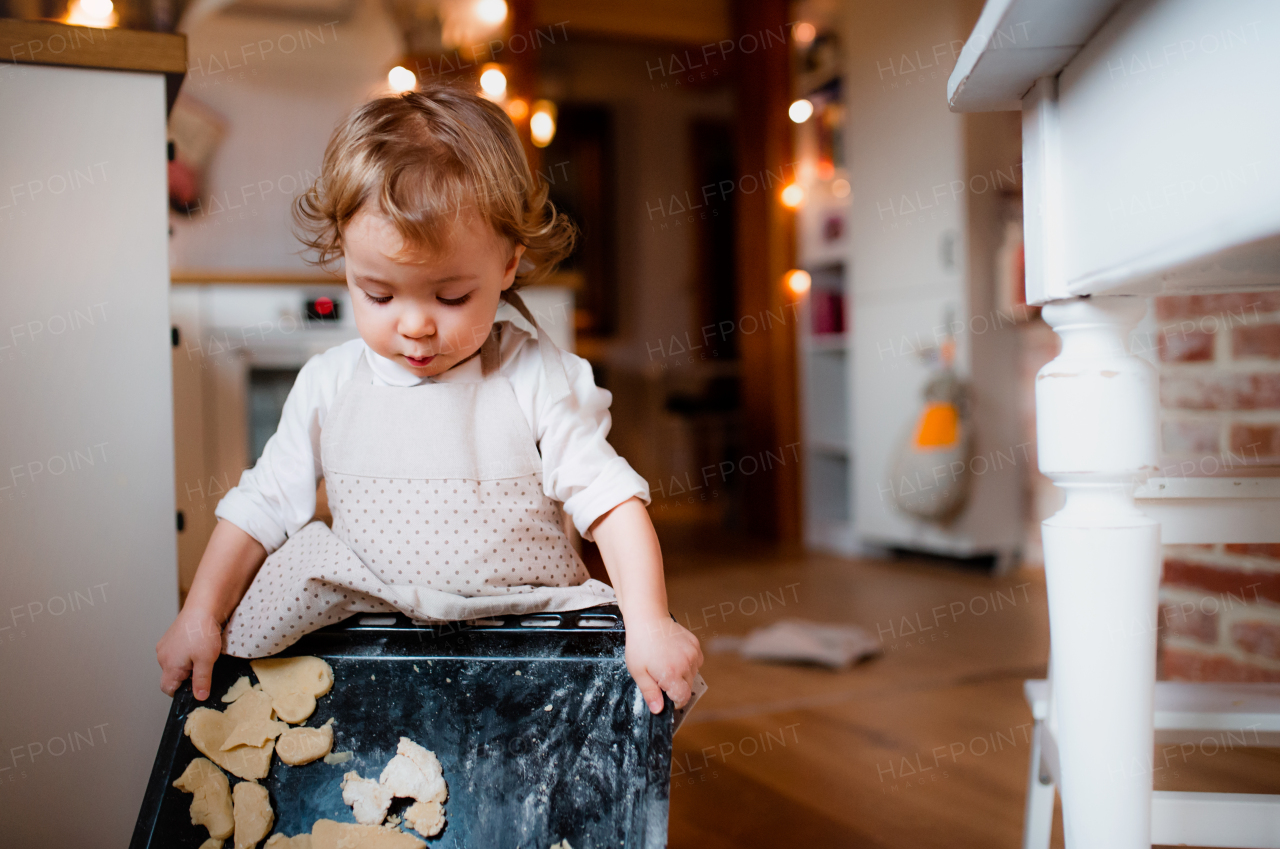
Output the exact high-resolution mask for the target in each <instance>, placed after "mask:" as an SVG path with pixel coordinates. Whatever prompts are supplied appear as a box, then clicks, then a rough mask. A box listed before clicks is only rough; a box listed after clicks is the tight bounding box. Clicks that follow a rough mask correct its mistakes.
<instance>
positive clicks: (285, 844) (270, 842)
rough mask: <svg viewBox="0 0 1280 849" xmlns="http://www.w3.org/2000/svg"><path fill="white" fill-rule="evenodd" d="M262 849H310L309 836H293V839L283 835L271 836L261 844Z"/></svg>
mask: <svg viewBox="0 0 1280 849" xmlns="http://www.w3.org/2000/svg"><path fill="white" fill-rule="evenodd" d="M262 849H311V835H310V834H295V835H294V836H293V837H285V836H284V835H283V834H273V835H271V837H269V838H268V839H267V842H266V843H264V844H262Z"/></svg>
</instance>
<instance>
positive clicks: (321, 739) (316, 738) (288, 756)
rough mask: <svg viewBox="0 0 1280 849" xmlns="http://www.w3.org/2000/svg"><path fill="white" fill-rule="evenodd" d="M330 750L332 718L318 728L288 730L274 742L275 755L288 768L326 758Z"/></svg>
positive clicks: (331, 743)
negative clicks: (288, 766)
mask: <svg viewBox="0 0 1280 849" xmlns="http://www.w3.org/2000/svg"><path fill="white" fill-rule="evenodd" d="M282 724H283V723H282ZM332 748H333V718H332V717H330V719H329V721H328V722H326V723H325V724H324V725H321V726H320V727H319V728H289V729H288V730H286V731H285V732H284V733H283V734H281V735H280V739H279V740H277V741H276V754H277V755H279V756H280V760H282V761H284V762H285V763H287V764H289V765H290V766H301V765H302V764H309V763H311V762H312V761H316V760H319V759H320V758H323V757H326V756H327V755H328V754H329V751H330V750H331V749H332Z"/></svg>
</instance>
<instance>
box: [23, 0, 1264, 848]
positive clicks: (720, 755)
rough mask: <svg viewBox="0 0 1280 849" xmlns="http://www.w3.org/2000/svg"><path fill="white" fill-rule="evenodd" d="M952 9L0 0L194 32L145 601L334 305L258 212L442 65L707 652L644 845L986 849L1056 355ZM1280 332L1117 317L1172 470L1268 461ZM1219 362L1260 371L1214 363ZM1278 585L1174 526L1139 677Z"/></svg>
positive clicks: (1212, 639)
mask: <svg viewBox="0 0 1280 849" xmlns="http://www.w3.org/2000/svg"><path fill="white" fill-rule="evenodd" d="M980 11H981V3H979V2H976V0H861V2H852V0H849V2H838V0H806V2H786V0H616V2H608V3H604V2H592V0H510V1H509V2H503V0H192V1H191V2H185V0H119V1H118V2H116V3H115V4H114V5H112V3H111V2H108V0H76V2H74V3H72V4H71V5H70V6H68V5H67V4H66V2H65V0H4V2H3V3H0V12H3V14H4V15H6V16H8V17H13V18H29V19H38V18H45V19H57V20H62V21H66V22H69V23H77V24H83V25H86V26H95V27H112V28H127V29H140V30H154V31H162V32H180V33H183V34H185V36H186V38H187V55H188V64H187V74H186V77H185V80H184V81H183V83H182V87H181V90H180V92H179V94H178V97H177V100H176V102H175V104H174V107H173V109H172V112H171V114H170V116H169V124H168V137H169V139H170V142H171V145H170V163H169V200H170V239H169V259H170V268H171V280H172V287H171V292H170V308H171V317H172V323H173V326H174V328H175V329H174V349H173V366H174V372H173V374H174V421H175V438H176V442H177V446H176V457H175V471H176V490H175V492H176V498H177V503H178V509H179V535H178V538H179V585H180V591H181V592H185V590H186V589H187V588H188V587H189V585H190V580H191V576H192V575H193V574H194V570H195V566H196V564H197V563H198V561H199V557H200V554H201V552H202V551H203V549H204V545H205V542H206V541H207V539H208V535H209V533H210V531H211V530H212V527H213V524H214V521H215V520H214V518H213V509H214V507H215V506H216V505H217V501H218V499H219V498H220V497H221V495H222V493H224V492H225V491H226V490H227V489H229V488H230V487H231V486H234V485H235V483H236V481H237V480H238V477H239V474H240V472H241V471H242V470H243V469H245V468H247V467H250V466H252V465H253V463H254V461H255V460H256V459H257V457H258V456H259V455H260V453H261V451H262V447H263V445H264V444H265V441H266V439H267V438H268V437H269V436H270V435H271V433H272V432H273V431H274V429H275V425H276V422H277V421H278V419H279V415H280V409H281V405H282V404H283V401H284V398H285V396H286V395H287V394H288V391H289V388H290V387H291V385H292V382H293V379H294V376H295V375H296V374H297V370H298V368H299V367H300V366H301V365H302V363H304V362H305V361H306V359H307V358H308V357H310V356H312V355H313V354H315V353H318V352H320V351H323V350H324V349H326V348H328V347H330V346H332V345H334V344H338V343H339V342H341V341H344V340H346V339H349V338H353V337H354V336H355V335H356V333H355V328H354V325H353V323H352V321H351V317H350V314H349V310H348V308H347V301H346V297H347V295H346V288H345V286H343V285H342V284H341V282H340V280H337V279H335V278H333V277H330V276H328V275H325V274H323V273H320V272H317V271H316V270H315V269H314V268H312V267H311V266H309V265H307V264H306V263H305V262H304V261H303V259H302V257H301V255H300V248H301V246H300V243H299V242H298V241H297V239H296V238H295V237H294V236H293V234H292V232H291V220H290V215H289V207H290V203H291V201H292V200H293V198H294V197H295V196H297V195H298V194H299V193H300V192H301V191H303V190H304V189H305V188H306V187H307V186H309V185H310V183H311V182H312V181H313V180H314V179H315V177H316V176H317V174H318V169H319V164H320V160H321V156H322V153H323V150H324V146H325V144H326V142H327V140H328V137H329V134H330V132H331V130H332V128H333V127H334V125H335V124H336V123H337V122H338V121H339V120H340V119H341V118H342V117H343V116H345V115H346V114H347V113H348V112H349V111H350V110H351V109H352V108H354V107H355V106H357V105H358V104H360V103H362V102H364V101H365V100H367V99H369V98H372V97H376V96H381V95H384V94H388V93H392V92H396V91H405V90H408V89H412V88H414V87H416V86H419V85H422V84H424V83H428V82H433V81H437V80H448V81H454V82H457V83H459V84H463V85H471V86H475V87H476V88H478V89H480V90H482V91H483V92H484V93H485V94H486V96H488V97H490V98H491V99H493V100H494V101H496V102H498V103H500V104H502V105H503V106H504V108H505V109H506V110H507V112H508V114H509V115H510V116H511V118H512V120H513V121H514V122H515V125H516V126H517V128H518V129H519V131H520V133H521V136H522V139H523V140H524V142H525V145H526V153H527V154H528V157H529V159H530V162H531V164H532V166H533V170H534V171H535V172H536V174H537V176H538V179H539V180H541V181H543V182H545V183H546V184H548V186H549V189H550V196H551V198H552V199H553V201H554V202H555V204H556V205H557V207H558V208H559V209H561V210H563V211H564V212H566V213H567V214H568V215H569V216H571V217H572V218H573V220H574V221H575V222H576V223H577V224H578V226H579V227H580V228H581V230H582V234H583V238H582V240H581V243H580V245H579V247H578V248H577V251H576V253H575V254H574V256H573V257H572V258H571V259H570V260H569V261H568V262H567V263H565V264H564V266H563V267H562V268H561V269H560V271H559V272H558V273H557V274H556V275H555V276H554V277H553V278H552V279H551V280H549V281H548V282H547V283H546V284H545V285H543V286H539V287H538V288H537V289H536V290H532V291H530V292H529V295H528V298H527V300H528V301H529V302H530V304H531V306H532V307H533V309H534V310H535V312H536V314H537V315H538V318H539V322H540V323H541V324H542V325H543V326H545V327H547V328H548V329H549V330H550V331H551V332H552V333H553V335H554V336H555V337H556V340H557V342H558V343H559V344H560V345H561V346H562V347H564V348H566V349H569V350H572V351H575V352H576V353H577V354H579V355H581V356H582V357H584V358H586V359H587V360H588V361H589V362H590V363H591V366H592V368H593V370H594V373H595V377H596V382H597V383H598V384H599V385H601V386H603V387H605V388H607V389H609V390H610V391H611V392H612V393H613V406H612V411H613V429H612V432H611V436H610V441H611V442H612V444H613V445H614V447H615V448H616V449H617V450H618V452H619V453H620V454H621V455H622V456H624V457H625V458H626V459H627V460H628V461H629V462H630V463H631V465H632V466H633V467H634V468H635V469H636V470H637V471H638V472H639V473H640V474H641V475H643V476H644V477H645V479H646V480H647V481H648V482H649V485H650V491H651V496H652V502H651V504H650V507H649V510H650V514H651V515H652V516H653V518H654V521H655V524H656V525H657V527H658V529H659V534H660V537H661V539H662V542H663V550H664V556H665V558H666V568H667V574H668V580H669V588H670V595H671V607H672V612H673V614H675V615H676V617H677V619H679V620H680V621H681V622H682V623H684V624H686V625H687V626H688V627H690V629H691V630H693V631H694V632H695V633H697V634H698V636H699V637H700V638H701V639H702V640H703V645H704V649H705V650H706V651H707V658H708V661H707V666H706V667H704V670H703V672H704V675H705V677H706V679H707V680H708V682H709V683H710V685H711V690H710V692H709V693H708V694H707V696H706V697H705V699H704V700H703V702H702V703H701V704H700V705H699V706H698V708H697V710H696V711H695V712H694V713H693V714H692V715H691V717H690V719H689V722H688V724H687V725H686V726H685V727H684V728H683V729H682V730H681V733H680V735H679V736H678V737H677V738H676V754H677V759H676V767H675V770H674V771H673V779H672V797H671V805H672V808H671V813H672V822H671V845H672V846H673V847H686V846H695V845H697V846H700V847H704V849H705V847H719V846H726V847H728V846H756V845H760V846H765V845H769V846H773V845H778V843H779V842H782V843H784V844H787V845H791V844H795V845H799V844H801V842H802V841H804V842H807V841H812V840H817V841H823V842H821V843H819V844H818V845H841V846H845V845H848V846H854V845H856V846H913V847H922V846H943V845H946V846H975V847H976V846H982V847H987V846H994V845H1016V844H1017V842H1018V840H1019V835H1020V834H1021V827H1022V799H1023V797H1024V794H1025V782H1026V774H1027V761H1028V758H1029V757H1030V738H1029V737H1028V736H1027V735H1028V729H1029V728H1030V722H1031V719H1030V714H1029V712H1028V710H1027V708H1026V706H1025V704H1024V702H1023V698H1022V694H1021V686H1022V681H1023V679H1025V678H1029V677H1032V678H1034V677H1043V676H1044V674H1045V670H1046V665H1047V658H1048V631H1047V615H1046V612H1045V594H1044V579H1043V573H1042V570H1041V569H1040V568H1039V567H1040V565H1041V562H1042V561H1041V553H1040V543H1039V531H1038V528H1039V522H1040V521H1041V520H1042V519H1044V518H1045V517H1047V516H1049V515H1051V514H1052V513H1053V512H1054V511H1055V510H1056V509H1057V508H1058V505H1059V501H1058V495H1057V492H1056V490H1054V488H1053V487H1052V486H1051V485H1049V483H1048V481H1047V480H1046V479H1044V478H1042V477H1041V476H1040V475H1039V474H1038V472H1037V471H1036V456H1035V423H1034V409H1033V397H1032V396H1033V390H1032V384H1033V380H1034V376H1035V373H1036V371H1037V370H1038V369H1039V368H1040V367H1041V366H1042V365H1043V364H1045V363H1046V362H1048V361H1049V360H1050V359H1051V358H1052V357H1053V356H1054V354H1055V353H1056V351H1057V347H1058V345H1057V341H1056V337H1055V336H1054V335H1053V333H1052V332H1051V331H1050V330H1049V329H1048V328H1047V326H1046V325H1045V324H1044V323H1043V322H1042V321H1041V320H1040V318H1039V317H1038V315H1037V310H1036V309H1034V308H1028V307H1027V306H1026V305H1025V303H1024V300H1023V273H1022V207H1021V204H1022V191H1021V179H1022V174H1021V124H1020V115H1019V113H1017V112H993V113H979V114H955V113H952V112H950V111H949V110H948V108H947V103H946V81H947V77H948V76H949V74H950V73H951V70H952V68H953V66H954V65H955V63H956V59H957V57H958V55H959V51H960V48H961V47H962V45H963V44H964V41H965V39H966V38H967V37H968V35H969V33H970V31H971V30H972V28H973V25H974V23H975V21H976V20H977V18H978V15H979V12H980ZM1008 37H1009V38H1010V39H1012V40H1014V41H1016V40H1017V38H1018V37H1019V36H1018V33H1017V32H1010V33H1009V35H1008ZM504 309H505V308H504ZM502 317H506V318H513V317H514V313H512V314H511V315H507V314H506V313H505V312H504V313H503V314H502ZM1278 322H1280V297H1278V296H1276V295H1275V294H1248V295H1217V296H1200V297H1166V298H1159V299H1156V301H1155V304H1154V306H1153V308H1152V310H1151V312H1150V314H1149V315H1148V316H1147V318H1146V319H1145V320H1144V322H1143V324H1142V325H1141V327H1140V328H1139V330H1138V333H1137V334H1136V335H1135V337H1134V339H1135V342H1134V347H1135V350H1136V352H1137V353H1139V354H1140V355H1142V356H1145V357H1147V358H1148V359H1150V360H1151V362H1153V363H1154V364H1156V365H1157V367H1158V368H1159V369H1160V370H1161V375H1162V407H1163V409H1162V438H1163V446H1162V450H1163V457H1164V459H1163V461H1162V464H1163V465H1164V466H1165V467H1166V473H1167V474H1215V473H1218V472H1220V471H1221V470H1222V469H1226V468H1234V469H1239V468H1243V467H1252V466H1265V465H1275V464H1276V463H1280V400H1278V398H1280V396H1277V395H1276V394H1275V393H1274V392H1272V391H1271V390H1268V389H1266V387H1268V386H1274V385H1276V384H1275V381H1276V380H1277V376H1278V375H1280V323H1278ZM1241 374H1246V375H1248V376H1250V377H1251V379H1254V378H1256V379H1255V383H1254V384H1251V385H1253V386H1255V387H1262V388H1258V389H1256V391H1254V393H1253V394H1252V395H1250V394H1249V393H1247V392H1246V393H1244V394H1243V395H1242V394H1240V393H1236V394H1235V395H1232V396H1231V397H1230V398H1228V397H1227V396H1226V395H1224V394H1223V392H1222V391H1219V388H1220V387H1221V386H1223V385H1226V382H1228V381H1230V380H1236V379H1238V376H1239V375H1241ZM1233 375H1235V376H1237V377H1232V376H1233ZM1269 392H1270V393H1271V394H1268V393H1269ZM1188 464H1190V465H1188ZM323 491H324V489H323V484H321V487H320V493H321V495H323ZM325 509H326V508H325V506H324V504H323V502H322V503H321V505H320V508H319V510H320V515H321V517H322V518H323V516H324V513H325ZM578 542H579V543H580V544H582V549H583V554H584V557H585V558H587V559H588V561H592V560H593V558H596V557H598V555H596V554H595V553H594V552H593V550H592V548H593V547H592V546H591V545H590V544H589V543H582V542H581V540H578ZM1277 573H1280V549H1277V548H1276V547H1275V546H1222V545H1218V546H1216V547H1190V546H1188V547H1176V546H1170V547H1168V548H1167V551H1166V559H1165V581H1164V585H1163V587H1162V591H1161V592H1162V603H1163V605H1164V607H1163V608H1162V611H1161V612H1160V613H1159V614H1156V615H1159V616H1160V619H1159V626H1158V627H1159V628H1160V634H1161V668H1162V674H1163V675H1164V676H1166V677H1173V678H1183V679H1187V680H1271V681H1280V648H1277V646H1278V645H1280V643H1277V642H1276V641H1275V639H1274V638H1273V637H1272V636H1269V635H1274V634H1280V614H1278V613H1277V611H1278V610H1280V608H1278V607H1277V602H1280V596H1277V597H1275V598H1270V597H1269V596H1267V593H1280V590H1277V589H1275V587H1274V586H1273V585H1274V584H1275V582H1276V575H1277ZM1260 575H1261V576H1263V577H1261V578H1259V577H1258V576H1260ZM1250 581H1252V583H1250ZM1268 582H1269V583H1268ZM1250 586H1252V587H1253V591H1252V595H1250V594H1249V593H1248V592H1247V591H1246V588H1247V587H1250ZM1258 587H1263V589H1262V590H1259V589H1258ZM1224 593H1234V595H1231V599H1232V604H1233V605H1234V606H1233V608H1232V612H1231V614H1230V616H1229V617H1228V616H1227V615H1226V614H1225V613H1220V612H1219V606H1220V601H1221V600H1222V599H1224V598H1225V596H1224V595H1223V594H1224ZM1237 596H1238V597H1239V603H1238V605H1236V604H1235V599H1236V597H1237ZM1205 599H1209V600H1212V601H1213V605H1212V609H1210V607H1209V606H1207V605H1206V603H1205ZM1268 599H1270V600H1268ZM1186 605H1190V606H1191V607H1192V608H1194V610H1195V611H1197V612H1195V613H1194V615H1191V616H1187V615H1178V616H1170V615H1169V611H1180V610H1181V611H1185V610H1186V609H1188V608H1187V607H1186ZM939 609H942V610H943V611H944V612H943V613H941V614H938V613H937V612H936V611H938V610H939ZM793 617H802V618H805V619H808V620H813V621H819V622H825V623H835V624H842V625H856V626H859V627H861V628H863V629H864V630H865V631H866V632H867V633H868V634H869V635H870V636H871V637H872V638H874V640H875V641H876V643H877V644H878V655H877V656H876V657H875V658H873V659H871V660H869V661H866V662H864V663H862V664H860V665H857V666H853V667H850V668H844V669H840V670H836V671H831V670H826V669H821V668H818V667H814V666H776V665H775V666H762V665H758V664H752V663H750V662H748V661H745V660H744V659H742V658H741V657H739V656H738V655H736V654H734V653H732V652H730V651H716V650H715V649H716V647H717V645H722V644H718V643H717V640H718V639H719V638H723V637H740V636H743V635H745V634H747V633H749V632H750V631H751V630H753V629H755V628H758V627H761V626H764V625H768V624H771V623H775V622H778V621H780V620H783V619H787V618H793ZM938 747H945V748H946V750H947V751H948V752H949V753H950V754H949V756H948V757H946V758H944V759H943V761H942V762H940V761H939V760H938V758H937V755H936V754H935V753H936V751H937V749H938ZM957 747H958V748H957ZM1267 757H1268V755H1267V753H1266V751H1265V750H1252V751H1251V752H1239V753H1232V754H1231V756H1227V755H1224V756H1221V757H1216V758H1213V759H1211V760H1204V761H1202V762H1190V761H1189V762H1187V763H1184V764H1182V765H1181V766H1182V769H1181V770H1180V771H1175V770H1170V771H1169V772H1167V773H1163V774H1160V775H1157V776H1156V782H1157V788H1158V789H1196V788H1197V787H1199V786H1200V784H1198V783H1197V782H1202V783H1204V784H1205V786H1208V784H1210V783H1212V785H1213V787H1214V789H1219V790H1220V789H1224V788H1223V785H1224V783H1226V784H1228V785H1230V783H1231V782H1233V781H1234V782H1236V785H1234V786H1237V787H1238V788H1239V790H1240V792H1245V791H1247V790H1250V789H1253V788H1254V786H1255V784H1257V782H1258V781H1259V780H1260V779H1259V776H1261V775H1264V774H1265V773H1266V771H1267V770H1268V769H1271V768H1273V765H1274V759H1272V760H1271V761H1268V760H1266V758H1267ZM922 759H923V760H922ZM1193 760H1194V759H1193ZM1210 779H1211V780H1210ZM1161 782H1166V783H1165V784H1161ZM782 835H785V839H783V838H782ZM1054 839H1055V841H1056V842H1057V844H1058V845H1060V841H1061V834H1060V827H1059V829H1058V831H1057V832H1056V833H1055V838H1054Z"/></svg>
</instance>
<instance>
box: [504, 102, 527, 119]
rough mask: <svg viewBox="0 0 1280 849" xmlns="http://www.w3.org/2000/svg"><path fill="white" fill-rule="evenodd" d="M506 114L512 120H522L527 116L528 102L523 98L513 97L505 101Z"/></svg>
mask: <svg viewBox="0 0 1280 849" xmlns="http://www.w3.org/2000/svg"><path fill="white" fill-rule="evenodd" d="M507 114H508V115H510V116H511V120H512V121H523V120H524V119H525V118H527V117H529V104H528V102H527V101H525V100H524V99H523V98H519V97H516V98H513V99H512V100H511V101H510V102H509V103H507Z"/></svg>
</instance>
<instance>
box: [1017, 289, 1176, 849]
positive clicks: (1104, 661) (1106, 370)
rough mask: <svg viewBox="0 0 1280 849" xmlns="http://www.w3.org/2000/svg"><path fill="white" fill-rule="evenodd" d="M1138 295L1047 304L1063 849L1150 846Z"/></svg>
mask: <svg viewBox="0 0 1280 849" xmlns="http://www.w3.org/2000/svg"><path fill="white" fill-rule="evenodd" d="M1146 307H1147V302H1146V300H1145V299H1142V298H1133V297H1119V296H1104V297H1093V298H1089V299H1078V300H1071V301H1056V302H1052V303H1050V304H1048V305H1047V306H1045V308H1044V318H1045V320H1046V321H1048V322H1049V324H1050V325H1051V326H1052V327H1053V329H1054V330H1055V331H1056V332H1057V333H1058V335H1059V336H1060V337H1061V338H1062V345H1063V347H1062V353H1061V354H1059V355H1058V357H1057V358H1056V359H1054V360H1053V361H1052V362H1050V363H1049V364H1048V365H1046V366H1045V367H1044V368H1043V369H1041V371H1040V373H1039V374H1038V375H1037V376H1036V422H1037V423H1036V430H1037V434H1036V436H1037V440H1038V444H1039V458H1040V470H1041V471H1042V472H1044V474H1045V475H1047V476H1048V477H1049V478H1050V479H1052V480H1053V482H1054V483H1055V484H1056V485H1058V486H1060V487H1062V489H1063V490H1064V491H1065V493H1066V504H1065V506H1064V507H1063V509H1062V510H1061V511H1060V512H1058V513H1057V514H1056V515H1054V516H1053V517H1052V518H1050V519H1048V520H1046V521H1045V522H1044V525H1043V530H1044V555H1045V577H1046V584H1047V589H1048V596H1049V631H1050V638H1051V641H1052V645H1053V698H1054V711H1055V719H1056V724H1057V740H1058V752H1059V763H1060V769H1061V783H1060V790H1061V793H1062V807H1063V818H1064V826H1065V834H1066V844H1067V847H1068V849H1148V848H1149V847H1150V845H1151V752H1152V718H1153V713H1152V711H1153V706H1152V701H1153V697H1154V692H1155V650H1156V630H1155V621H1154V620H1155V615H1156V604H1157V600H1156V591H1157V585H1158V583H1159V576H1160V525H1159V523H1158V522H1157V521H1155V520H1153V519H1149V518H1147V517H1146V516H1144V515H1143V514H1142V513H1141V512H1140V511H1139V510H1138V509H1137V508H1136V507H1135V506H1134V501H1133V492H1134V489H1135V487H1136V485H1137V484H1138V483H1139V482H1140V481H1142V480H1144V479H1145V478H1146V477H1147V476H1149V475H1150V474H1152V473H1153V472H1155V471H1156V463H1157V451H1158V447H1157V446H1158V443H1157V413H1158V407H1157V394H1156V380H1157V378H1156V374H1155V371H1154V369H1152V367H1151V366H1150V365H1149V364H1148V363H1146V362H1145V361H1143V360H1141V359H1139V358H1138V357H1135V356H1132V355H1130V354H1129V352H1128V350H1127V344H1126V343H1127V339H1128V336H1129V333H1130V331H1131V330H1132V329H1133V327H1134V325H1135V324H1136V323H1137V322H1138V320H1139V319H1141V317H1142V315H1143V314H1144V313H1145V311H1146Z"/></svg>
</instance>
